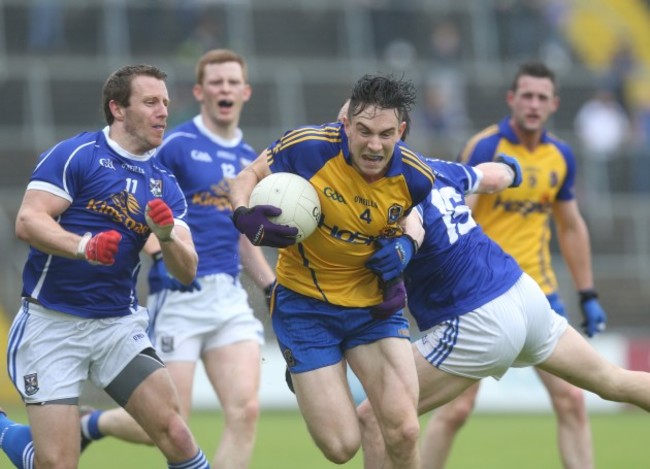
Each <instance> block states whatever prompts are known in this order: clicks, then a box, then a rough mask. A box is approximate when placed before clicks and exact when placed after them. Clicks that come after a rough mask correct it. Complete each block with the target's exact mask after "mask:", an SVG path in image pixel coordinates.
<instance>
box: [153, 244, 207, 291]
mask: <svg viewBox="0 0 650 469" xmlns="http://www.w3.org/2000/svg"><path fill="white" fill-rule="evenodd" d="M153 259H154V261H153V265H152V266H151V270H150V271H149V277H148V280H149V293H158V292H159V291H161V290H172V291H180V292H186V293H189V292H193V291H197V290H200V289H201V285H200V284H199V282H198V281H197V280H196V279H194V280H193V281H192V283H190V284H189V285H183V284H182V283H181V282H179V281H178V280H176V279H175V278H174V277H172V276H171V275H170V274H169V272H167V268H166V267H165V262H164V261H163V257H162V254H161V253H159V252H158V253H156V254H154V255H153Z"/></svg>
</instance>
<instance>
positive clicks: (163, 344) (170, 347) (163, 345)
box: [160, 335, 174, 353]
mask: <svg viewBox="0 0 650 469" xmlns="http://www.w3.org/2000/svg"><path fill="white" fill-rule="evenodd" d="M160 350H162V351H163V352H164V353H170V352H173V351H174V336H171V335H164V336H162V337H161V338H160Z"/></svg>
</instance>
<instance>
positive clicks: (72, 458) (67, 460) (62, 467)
mask: <svg viewBox="0 0 650 469" xmlns="http://www.w3.org/2000/svg"><path fill="white" fill-rule="evenodd" d="M34 463H35V466H34V467H38V468H41V469H74V468H76V467H77V465H78V464H79V458H78V456H77V455H75V454H74V452H73V451H67V450H66V449H64V448H59V449H58V451H57V452H48V453H47V454H42V453H40V454H39V453H38V452H37V453H36V454H35V456H34Z"/></svg>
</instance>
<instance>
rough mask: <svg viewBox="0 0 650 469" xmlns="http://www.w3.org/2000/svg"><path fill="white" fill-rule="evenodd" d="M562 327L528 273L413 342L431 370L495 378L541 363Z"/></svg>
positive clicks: (558, 318)
mask: <svg viewBox="0 0 650 469" xmlns="http://www.w3.org/2000/svg"><path fill="white" fill-rule="evenodd" d="M566 327H567V321H566V319H565V318H564V317H562V316H560V315H559V314H555V312H553V310H552V309H551V306H550V304H549V302H548V300H547V299H546V296H544V293H543V292H542V290H541V289H540V288H539V286H538V285H537V284H536V283H535V281H534V280H533V279H532V278H531V277H529V276H528V275H527V274H523V275H522V276H521V277H520V278H519V280H518V281H517V283H515V284H514V285H513V286H512V288H511V289H510V290H508V291H507V292H506V293H504V294H503V295H501V296H500V297H498V298H496V299H494V300H492V301H490V302H489V303H487V304H485V305H483V306H482V307H480V308H478V309H476V310H474V311H472V312H470V313H467V314H463V315H462V316H458V317H456V318H454V319H450V320H448V321H444V322H442V323H440V324H438V325H437V326H435V327H433V328H432V329H430V330H429V331H427V333H426V334H425V335H424V336H423V337H422V338H421V339H419V340H417V341H416V342H415V344H416V346H417V348H418V350H419V351H420V353H421V354H422V356H423V357H424V358H425V359H426V360H427V361H428V362H429V363H431V364H432V365H433V366H436V367H438V368H439V369H441V370H443V371H446V372H448V373H452V374H455V375H460V376H465V377H468V378H474V379H482V378H486V377H488V376H492V377H493V378H495V379H500V378H501V377H502V376H503V375H504V374H505V373H506V371H508V368H510V367H516V368H520V367H526V366H533V365H537V364H539V363H541V362H543V361H544V360H546V359H547V358H548V357H549V356H550V355H551V353H552V352H553V350H554V349H555V346H556V344H557V341H558V340H559V338H560V336H561V335H562V334H563V333H564V331H565V330H566Z"/></svg>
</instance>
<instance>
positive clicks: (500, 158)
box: [494, 153, 521, 187]
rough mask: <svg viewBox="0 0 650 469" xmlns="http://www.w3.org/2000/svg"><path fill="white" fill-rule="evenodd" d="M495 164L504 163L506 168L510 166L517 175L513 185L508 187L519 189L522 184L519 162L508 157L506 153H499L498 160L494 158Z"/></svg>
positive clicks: (513, 179)
mask: <svg viewBox="0 0 650 469" xmlns="http://www.w3.org/2000/svg"><path fill="white" fill-rule="evenodd" d="M494 161H495V163H503V164H505V165H506V166H509V167H510V169H512V171H513V172H514V173H515V176H514V177H513V178H512V184H510V185H509V186H508V187H519V185H520V184H521V166H519V162H518V161H517V160H516V159H515V158H513V157H512V156H508V155H506V154H505V153H499V154H498V155H497V157H496V158H494Z"/></svg>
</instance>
